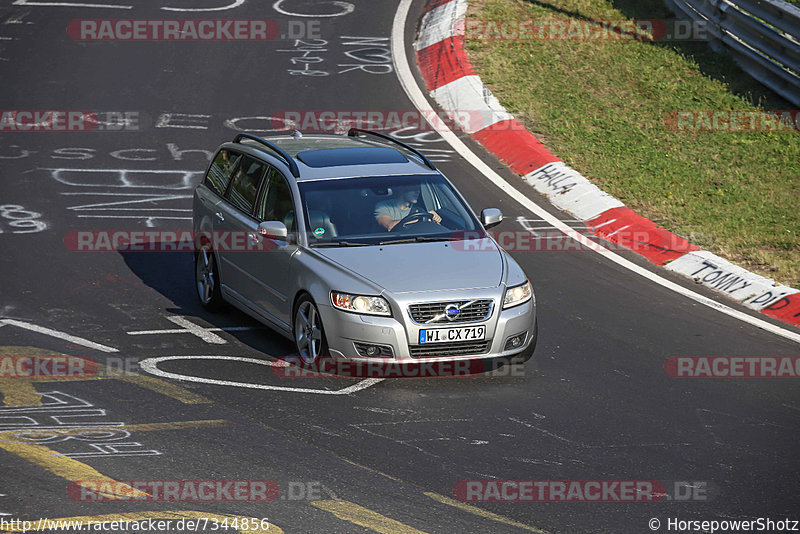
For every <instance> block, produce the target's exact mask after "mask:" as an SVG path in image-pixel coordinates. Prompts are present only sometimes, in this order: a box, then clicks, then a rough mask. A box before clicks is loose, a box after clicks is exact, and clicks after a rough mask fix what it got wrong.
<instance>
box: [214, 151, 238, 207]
mask: <svg viewBox="0 0 800 534" xmlns="http://www.w3.org/2000/svg"><path fill="white" fill-rule="evenodd" d="M241 157H242V155H241V154H237V153H236V152H229V151H228V150H220V151H219V153H218V154H217V157H216V158H214V163H212V164H211V167H210V168H209V169H208V174H207V175H206V185H208V186H209V187H210V188H212V189H213V190H214V191H216V192H217V193H219V194H220V196H224V195H225V190H226V189H227V188H228V182H230V181H231V173H233V169H235V168H236V164H237V163H238V162H239V159H241Z"/></svg>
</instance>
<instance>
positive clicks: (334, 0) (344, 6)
mask: <svg viewBox="0 0 800 534" xmlns="http://www.w3.org/2000/svg"><path fill="white" fill-rule="evenodd" d="M285 1H286V0H277V2H275V3H274V4H272V9H274V10H275V11H277V12H278V13H280V14H281V15H286V16H288V17H307V18H312V19H321V18H329V17H343V16H345V15H349V14H350V13H352V12H353V11H355V9H356V6H354V5H353V4H351V3H350V2H341V1H339V0H331V1H330V2H319V1H318V2H317V4H322V3H329V4H331V5H333V6H336V7H338V8H340V9H341V11H338V12H336V13H328V14H319V13H295V12H293V11H287V10H285V9H283V8H282V7H281V4H283V3H284V2H285Z"/></svg>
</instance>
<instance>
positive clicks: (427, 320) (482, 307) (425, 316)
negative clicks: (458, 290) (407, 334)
mask: <svg viewBox="0 0 800 534" xmlns="http://www.w3.org/2000/svg"><path fill="white" fill-rule="evenodd" d="M493 304H494V301H493V300H491V299H483V300H455V301H449V302H423V303H420V304H412V305H410V306H409V307H408V312H409V313H410V314H411V318H412V319H413V320H414V322H415V323H418V324H437V323H474V322H478V321H485V320H486V319H488V318H489V316H491V315H492V308H493V307H494V306H493ZM447 309H449V310H450V311H451V313H455V309H458V311H459V313H458V314H457V315H454V316H451V317H448V316H447V315H445V311H446V310H447ZM436 317H438V318H437V319H436V320H433V319H434V318H436Z"/></svg>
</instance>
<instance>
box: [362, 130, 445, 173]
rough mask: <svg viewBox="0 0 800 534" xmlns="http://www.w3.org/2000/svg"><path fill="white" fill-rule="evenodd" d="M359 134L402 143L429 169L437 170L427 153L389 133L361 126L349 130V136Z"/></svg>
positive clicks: (401, 144) (402, 145) (397, 143)
mask: <svg viewBox="0 0 800 534" xmlns="http://www.w3.org/2000/svg"><path fill="white" fill-rule="evenodd" d="M358 134H367V135H374V136H375V137H378V138H380V139H385V140H386V141H390V142H392V143H394V144H396V145H400V146H401V147H403V148H405V149H406V150H408V151H409V152H412V153H413V154H415V155H416V156H417V157H419V159H421V160H422V162H423V163H424V164H425V166H426V167H428V168H429V169H431V170H434V171H435V170H436V167H434V165H433V163H431V160H429V159H428V158H426V157H425V155H424V154H423V153H422V152H420V151H419V150H417V149H416V148H414V147H411V146H408V145H407V144H405V143H401V142H400V141H398V140H397V139H395V138H394V137H391V136H389V135H384V134H382V133H378V132H372V131H370V130H362V129H361V128H350V131H348V132H347V135H348V136H349V137H356V136H357V135H358Z"/></svg>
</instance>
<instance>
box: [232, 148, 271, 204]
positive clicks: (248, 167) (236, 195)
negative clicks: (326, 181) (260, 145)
mask: <svg viewBox="0 0 800 534" xmlns="http://www.w3.org/2000/svg"><path fill="white" fill-rule="evenodd" d="M266 170H267V166H266V165H265V164H263V163H260V162H258V161H255V160H253V159H251V158H248V157H246V156H245V157H243V158H242V163H241V165H239V169H238V170H237V171H236V174H235V175H234V177H233V181H232V182H231V188H230V191H228V199H229V200H230V201H231V204H233V205H234V206H236V207H237V208H239V209H240V210H242V211H244V212H245V213H252V212H253V205H254V204H255V202H256V194H257V193H258V186H259V185H260V184H261V177H262V176H264V171H266Z"/></svg>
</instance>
